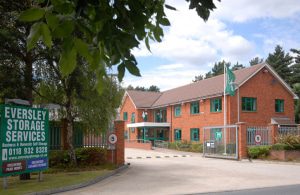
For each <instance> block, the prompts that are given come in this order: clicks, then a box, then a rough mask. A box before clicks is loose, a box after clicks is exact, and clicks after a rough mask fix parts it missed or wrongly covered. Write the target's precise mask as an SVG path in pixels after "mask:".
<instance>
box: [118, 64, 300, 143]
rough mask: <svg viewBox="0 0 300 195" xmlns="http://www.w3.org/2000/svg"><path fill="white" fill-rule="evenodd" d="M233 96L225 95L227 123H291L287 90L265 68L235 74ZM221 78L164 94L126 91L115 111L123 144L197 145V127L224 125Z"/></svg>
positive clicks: (291, 96) (199, 132) (291, 105)
mask: <svg viewBox="0 0 300 195" xmlns="http://www.w3.org/2000/svg"><path fill="white" fill-rule="evenodd" d="M234 74H235V76H236V80H235V84H236V86H237V88H236V90H235V95H234V96H229V95H227V96H226V105H227V124H236V123H238V122H245V123H246V124H247V125H256V126H260V125H262V126H265V125H268V124H270V123H278V124H279V125H280V124H285V125H287V124H293V123H294V99H297V98H298V97H297V96H296V95H295V94H294V93H293V91H292V90H291V88H290V87H289V86H288V85H287V84H286V83H285V82H284V81H283V80H282V79H281V78H280V77H279V76H278V74H277V73H276V72H275V71H274V70H273V69H272V68H271V67H270V66H269V65H268V64H266V63H262V64H258V65H255V66H251V67H248V68H244V69H241V70H237V71H234ZM223 86H224V77H223V75H219V76H216V77H213V78H209V79H205V80H201V81H198V82H196V83H191V84H188V85H185V86H181V87H178V88H174V89H170V90H167V91H164V92H143V91H126V93H125V95H124V97H123V101H122V105H121V107H120V118H121V119H123V120H124V121H125V126H126V129H125V139H129V140H136V139H146V140H150V141H152V142H153V141H155V140H164V141H171V142H173V141H179V140H187V141H200V142H201V137H202V136H201V135H202V133H203V132H202V128H203V127H205V126H218V125H223V123H224V113H223V108H224V96H223V89H224V88H223Z"/></svg>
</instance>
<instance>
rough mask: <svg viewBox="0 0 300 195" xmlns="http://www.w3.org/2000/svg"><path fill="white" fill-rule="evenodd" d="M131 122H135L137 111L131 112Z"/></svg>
mask: <svg viewBox="0 0 300 195" xmlns="http://www.w3.org/2000/svg"><path fill="white" fill-rule="evenodd" d="M131 122H132V123H135V113H134V112H133V113H131Z"/></svg>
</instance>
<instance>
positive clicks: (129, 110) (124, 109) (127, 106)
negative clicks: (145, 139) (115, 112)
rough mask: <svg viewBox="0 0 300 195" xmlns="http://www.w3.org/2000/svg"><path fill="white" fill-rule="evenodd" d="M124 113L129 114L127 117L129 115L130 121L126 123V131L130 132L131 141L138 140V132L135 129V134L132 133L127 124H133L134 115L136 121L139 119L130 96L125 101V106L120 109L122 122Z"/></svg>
mask: <svg viewBox="0 0 300 195" xmlns="http://www.w3.org/2000/svg"><path fill="white" fill-rule="evenodd" d="M124 112H127V115H128V119H127V121H125V131H127V132H128V135H129V136H130V139H137V130H136V129H135V130H134V132H132V131H131V130H129V128H128V127H127V124H129V123H131V114H132V113H135V116H136V119H137V118H138V117H137V116H138V112H137V110H136V108H135V106H134V104H133V102H132V101H131V99H130V98H129V96H126V97H125V101H124V103H123V106H122V107H121V109H120V119H121V120H123V115H124Z"/></svg>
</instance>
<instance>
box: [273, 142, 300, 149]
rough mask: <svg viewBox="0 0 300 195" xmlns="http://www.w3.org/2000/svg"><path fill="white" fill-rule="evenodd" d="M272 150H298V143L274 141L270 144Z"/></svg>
mask: <svg viewBox="0 0 300 195" xmlns="http://www.w3.org/2000/svg"><path fill="white" fill-rule="evenodd" d="M271 149H272V150H300V144H294V145H288V144H283V143H276V144H274V145H272V147H271Z"/></svg>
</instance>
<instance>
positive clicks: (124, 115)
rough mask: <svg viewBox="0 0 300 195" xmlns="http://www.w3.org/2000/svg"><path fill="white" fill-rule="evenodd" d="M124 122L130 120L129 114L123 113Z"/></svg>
mask: <svg viewBox="0 0 300 195" xmlns="http://www.w3.org/2000/svg"><path fill="white" fill-rule="evenodd" d="M123 120H124V121H127V120H128V113H127V112H123Z"/></svg>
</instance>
